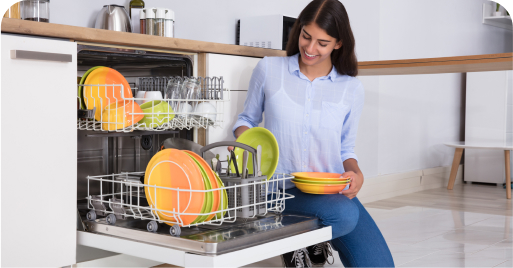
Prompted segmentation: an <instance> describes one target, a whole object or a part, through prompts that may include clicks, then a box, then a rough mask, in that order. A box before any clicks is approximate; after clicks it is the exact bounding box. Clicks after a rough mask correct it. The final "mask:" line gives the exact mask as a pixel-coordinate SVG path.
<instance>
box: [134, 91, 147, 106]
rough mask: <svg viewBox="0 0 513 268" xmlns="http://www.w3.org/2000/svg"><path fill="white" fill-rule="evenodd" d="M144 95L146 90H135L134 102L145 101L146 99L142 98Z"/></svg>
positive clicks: (141, 102) (140, 102)
mask: <svg viewBox="0 0 513 268" xmlns="http://www.w3.org/2000/svg"><path fill="white" fill-rule="evenodd" d="M144 95H146V91H142V90H139V91H137V94H135V98H136V99H137V100H135V102H136V103H137V104H139V105H141V104H143V103H145V102H146V99H145V98H144Z"/></svg>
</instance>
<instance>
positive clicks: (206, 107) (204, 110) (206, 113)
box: [194, 102, 217, 122]
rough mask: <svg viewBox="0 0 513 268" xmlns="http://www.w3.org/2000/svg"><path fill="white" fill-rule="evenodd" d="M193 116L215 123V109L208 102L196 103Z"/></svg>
mask: <svg viewBox="0 0 513 268" xmlns="http://www.w3.org/2000/svg"><path fill="white" fill-rule="evenodd" d="M194 114H195V115H197V116H202V117H205V118H207V119H210V120H211V121H212V122H215V121H216V114H217V109H216V107H215V106H214V105H212V104H211V103H209V102H202V103H198V105H197V106H196V110H195V111H194Z"/></svg>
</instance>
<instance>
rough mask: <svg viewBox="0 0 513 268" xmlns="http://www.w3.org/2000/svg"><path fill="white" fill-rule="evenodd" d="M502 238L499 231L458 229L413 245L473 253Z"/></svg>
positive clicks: (445, 250)
mask: <svg viewBox="0 0 513 268" xmlns="http://www.w3.org/2000/svg"><path fill="white" fill-rule="evenodd" d="M502 240H504V237H503V236H502V234H500V233H495V232H481V231H474V230H466V229H458V230H454V231H451V232H448V233H445V234H443V235H440V236H437V237H433V238H430V239H427V240H425V241H422V242H419V243H416V244H415V246H418V247H423V248H430V249H440V250H443V251H444V252H459V253H473V252H477V251H480V250H483V249H486V248H487V247H489V246H491V245H493V244H496V243H498V242H500V241H502Z"/></svg>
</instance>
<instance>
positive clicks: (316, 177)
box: [292, 172, 348, 181]
mask: <svg viewBox="0 0 513 268" xmlns="http://www.w3.org/2000/svg"><path fill="white" fill-rule="evenodd" d="M292 176H294V177H296V178H301V179H306V180H311V181H343V180H347V179H348V178H340V176H342V174H340V173H328V172H295V173H292Z"/></svg>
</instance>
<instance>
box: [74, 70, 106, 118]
mask: <svg viewBox="0 0 513 268" xmlns="http://www.w3.org/2000/svg"><path fill="white" fill-rule="evenodd" d="M100 67H103V66H94V67H93V68H91V69H89V70H87V72H85V74H84V75H83V76H82V79H80V82H79V83H78V84H80V85H82V84H84V82H85V80H86V78H87V76H88V75H89V74H90V73H91V72H92V71H94V70H96V69H98V68H100ZM82 92H83V87H82V86H79V87H78V96H79V97H80V109H85V107H86V105H85V101H84V96H83V95H82Z"/></svg>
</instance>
